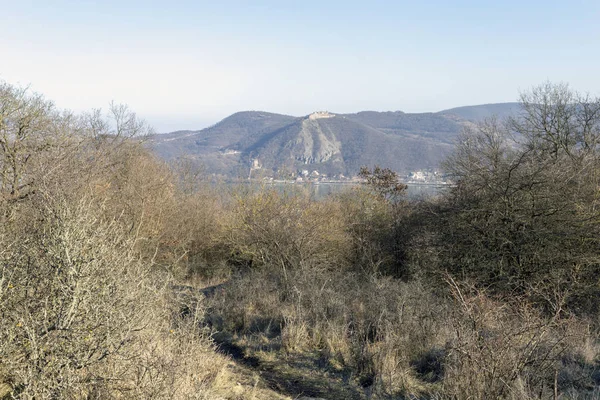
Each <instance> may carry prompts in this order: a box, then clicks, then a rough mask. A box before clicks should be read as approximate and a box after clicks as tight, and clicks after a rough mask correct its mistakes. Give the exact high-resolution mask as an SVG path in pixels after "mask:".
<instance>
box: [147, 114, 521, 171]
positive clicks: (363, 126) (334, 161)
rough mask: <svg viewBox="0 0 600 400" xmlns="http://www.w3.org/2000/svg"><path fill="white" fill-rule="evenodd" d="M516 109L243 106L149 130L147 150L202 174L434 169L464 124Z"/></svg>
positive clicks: (450, 149)
mask: <svg viewBox="0 0 600 400" xmlns="http://www.w3.org/2000/svg"><path fill="white" fill-rule="evenodd" d="M514 112H516V103H515V104H513V103H506V104H492V105H482V106H471V107H459V108H455V109H451V110H445V111H441V112H439V113H419V114H409V113H404V112H401V111H395V112H375V111H363V112H359V113H355V114H332V113H327V112H317V113H313V114H310V115H309V116H305V117H293V116H288V115H280V114H272V113H267V112H260V111H246V112H239V113H236V114H233V115H231V116H229V117H227V118H225V119H224V120H222V121H221V122H219V123H217V124H216V125H214V126H212V127H209V128H206V129H203V130H200V131H179V132H173V133H170V134H166V135H156V136H154V137H153V138H152V140H151V146H152V148H153V149H154V151H155V152H156V153H157V154H158V155H159V156H161V157H162V158H164V159H166V160H174V159H177V158H181V157H185V158H188V159H190V160H192V161H193V162H195V163H199V164H202V165H203V166H204V167H205V168H206V170H207V172H208V173H213V174H218V175H223V176H227V177H236V176H240V177H243V176H247V175H248V174H249V171H250V169H251V168H252V169H253V170H259V171H260V175H262V176H281V175H282V174H288V173H295V172H296V171H298V170H309V171H318V172H319V174H321V175H322V174H326V175H327V176H330V177H332V176H339V175H340V174H343V175H345V176H354V175H356V174H357V172H358V170H359V169H360V167H361V166H362V165H369V166H372V165H375V164H377V165H380V166H382V167H388V168H392V169H393V170H395V171H397V172H399V173H407V172H409V171H414V170H422V169H434V168H437V167H438V166H439V163H440V161H441V160H442V159H443V158H444V157H446V156H447V155H448V154H449V153H450V152H451V151H452V148H453V143H454V142H455V140H456V138H457V136H458V134H459V133H460V132H461V131H462V130H463V128H464V127H465V126H469V125H472V124H474V123H476V122H477V121H479V120H481V119H483V118H485V117H489V116H491V115H493V114H496V113H497V114H499V116H501V117H503V116H506V115H509V114H512V113H514Z"/></svg>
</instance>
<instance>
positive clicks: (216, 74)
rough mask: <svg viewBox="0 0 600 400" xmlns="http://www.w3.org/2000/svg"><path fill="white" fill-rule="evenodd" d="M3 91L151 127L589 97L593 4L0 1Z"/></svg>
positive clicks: (596, 88) (593, 73)
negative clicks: (569, 94) (122, 111)
mask: <svg viewBox="0 0 600 400" xmlns="http://www.w3.org/2000/svg"><path fill="white" fill-rule="evenodd" d="M0 4H2V6H3V17H4V21H3V23H2V24H0V49H2V54H3V62H2V63H0V80H5V81H6V82H8V83H11V84H21V85H30V86H31V88H32V89H33V90H35V91H37V92H40V93H43V94H44V95H45V96H46V97H48V98H49V99H52V100H54V101H55V102H56V104H57V105H58V106H59V107H64V108H69V109H73V110H75V111H81V110H89V109H91V108H106V107H107V105H108V103H109V102H110V101H111V100H115V101H117V102H120V103H125V104H128V105H129V106H130V107H131V109H133V110H134V111H135V112H136V113H137V114H138V115H139V116H140V117H142V118H144V119H146V120H147V121H148V122H149V123H150V124H151V125H153V126H154V127H155V129H156V131H157V132H168V131H174V130H184V129H201V128H203V127H206V126H209V125H212V124H214V123H216V122H218V121H219V120H221V119H223V118H225V117H227V116H228V115H230V114H233V113H235V112H238V111H244V110H264V111H269V112H274V113H280V114H288V115H298V116H300V115H306V114H309V113H311V112H313V111H316V110H330V111H332V112H337V113H352V112H357V111H363V110H374V111H387V110H390V111H394V110H401V111H404V112H411V113H412V112H436V111H440V110H444V109H449V108H454V107H460V106H466V105H476V104H488V103H504V102H513V101H516V100H517V99H518V96H519V92H520V91H523V90H527V89H529V88H530V87H532V86H535V85H538V84H540V83H542V82H544V81H546V80H550V81H552V82H566V83H569V84H570V85H571V87H572V88H573V89H575V90H579V91H584V92H590V93H591V94H593V95H598V94H600V80H599V78H598V76H597V66H598V65H599V64H600V55H598V54H597V52H593V51H590V49H593V48H595V47H596V46H597V43H598V40H599V39H600V27H599V26H598V24H597V23H596V22H597V21H598V17H599V16H600V4H598V3H597V2H594V1H576V2H570V3H569V4H566V3H563V2H546V1H544V2H542V1H539V0H535V1H531V2H527V4H525V3H524V2H517V1H515V0H510V1H507V2H503V3H501V4H500V3H498V4H485V5H482V4H480V2H475V1H459V2H456V3H453V4H447V3H446V2H443V1H440V0H437V1H432V2H429V3H427V4H415V3H413V2H402V1H401V2H387V1H373V2H369V4H363V3H359V2H352V1H350V2H348V1H345V2H341V1H330V2H327V3H323V2H316V1H304V2H302V3H301V4H293V5H290V4H280V2H274V1H257V2H253V3H252V4H248V3H247V2H242V1H221V2H219V3H218V4H217V3H215V2H208V1H200V2H192V1H179V2H174V3H171V4H170V5H168V6H167V5H165V4H163V3H158V2H141V1H127V2H117V1H112V0H110V1H106V2H102V4H95V3H89V2H74V1H69V0H59V1H55V2H52V4H49V3H48V2H41V1H29V2H20V3H17V2H10V3H9V2H2V1H1V0H0Z"/></svg>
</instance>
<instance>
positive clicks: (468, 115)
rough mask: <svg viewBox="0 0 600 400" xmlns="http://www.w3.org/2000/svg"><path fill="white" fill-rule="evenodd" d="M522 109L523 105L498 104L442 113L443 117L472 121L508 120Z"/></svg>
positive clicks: (460, 108) (455, 109)
mask: <svg viewBox="0 0 600 400" xmlns="http://www.w3.org/2000/svg"><path fill="white" fill-rule="evenodd" d="M520 109H521V103H496V104H482V105H478V106H465V107H456V108H451V109H449V110H444V111H440V112H439V113H438V114H442V115H456V116H457V117H460V118H463V119H466V120H470V121H482V120H484V119H486V118H490V117H492V116H496V117H498V118H506V117H510V116H513V115H516V114H517V113H518V112H519V110H520Z"/></svg>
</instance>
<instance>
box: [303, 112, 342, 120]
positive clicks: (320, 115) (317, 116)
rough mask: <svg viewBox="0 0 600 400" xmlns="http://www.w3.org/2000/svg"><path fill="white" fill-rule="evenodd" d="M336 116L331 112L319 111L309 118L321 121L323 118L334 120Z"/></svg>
mask: <svg viewBox="0 0 600 400" xmlns="http://www.w3.org/2000/svg"><path fill="white" fill-rule="evenodd" d="M333 117H335V114H332V113H330V112H329V111H317V112H314V113H312V114H310V115H309V116H308V119H313V120H314V119H321V118H333Z"/></svg>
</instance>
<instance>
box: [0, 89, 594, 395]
mask: <svg viewBox="0 0 600 400" xmlns="http://www.w3.org/2000/svg"><path fill="white" fill-rule="evenodd" d="M522 104H523V107H522V115H520V116H516V117H515V118H514V119H512V120H509V121H496V120H491V121H487V122H486V123H484V124H481V125H480V126H478V127H476V128H473V129H471V130H469V131H467V132H465V134H464V137H463V138H461V140H460V142H459V143H458V145H457V148H456V152H455V153H454V155H453V156H452V157H451V158H450V159H448V161H447V163H446V169H447V171H448V173H449V174H450V175H451V176H452V178H453V180H454V182H455V186H454V187H453V188H452V189H450V190H449V191H447V192H446V193H444V194H442V195H441V196H439V197H438V198H436V199H431V200H428V201H422V202H418V203H415V202H409V201H406V200H405V199H404V198H403V193H404V191H405V186H404V185H402V184H400V183H399V180H398V176H397V175H396V174H395V173H394V172H393V171H391V170H389V169H385V168H379V167H375V168H374V169H368V168H364V169H362V171H361V176H362V177H363V178H364V181H365V185H364V186H363V187H361V188H357V189H352V190H349V191H348V192H346V193H342V194H340V195H338V196H335V197H331V198H329V199H327V200H324V201H315V200H314V199H313V198H312V197H311V196H310V194H309V193H306V192H303V191H301V190H300V191H294V192H281V191H278V190H271V189H268V188H258V189H251V190H246V189H238V190H237V191H235V192H233V193H226V191H224V190H222V191H221V193H216V192H215V190H214V189H213V188H211V187H210V186H206V185H203V184H202V183H201V182H200V180H199V178H200V175H199V174H198V173H197V171H194V170H193V168H191V166H190V165H188V164H186V163H185V162H182V163H180V164H179V165H175V166H173V165H171V166H168V165H165V164H164V163H161V162H160V161H158V160H157V159H155V157H154V156H152V155H151V154H150V153H149V152H148V151H147V150H146V149H145V148H144V146H143V145H142V144H141V142H140V140H138V138H139V137H143V136H144V135H145V134H147V133H149V132H150V131H149V129H148V128H147V126H146V125H145V124H143V123H141V122H140V121H139V120H138V119H137V118H136V117H135V115H134V114H133V113H131V112H130V111H129V110H128V109H127V108H126V107H123V106H119V105H112V106H111V108H110V110H109V113H108V116H107V115H104V114H103V113H102V112H100V111H93V112H91V113H88V114H84V115H75V114H72V113H69V112H65V111H60V110H58V109H57V108H56V107H55V106H54V105H53V104H52V103H51V102H49V101H47V100H45V99H44V98H43V97H42V96H39V95H37V94H34V93H31V92H30V91H28V90H25V89H21V88H16V87H13V86H10V85H6V84H2V85H0V398H119V397H120V398H144V399H145V398H211V399H212V398H220V397H223V398H253V396H254V398H268V396H273V393H272V392H269V393H267V392H261V390H262V389H260V385H258V384H256V385H255V387H253V388H252V390H251V392H250V393H247V392H245V391H244V390H243V389H242V390H241V391H240V389H239V386H240V385H237V384H236V383H235V382H236V381H234V380H232V379H233V378H232V376H231V372H228V371H229V369H228V368H227V365H228V361H227V360H226V359H224V358H223V357H222V356H219V355H217V354H216V353H215V351H214V350H215V348H214V346H213V344H212V343H211V339H210V338H209V337H208V334H209V332H208V331H209V328H210V329H211V330H212V333H213V334H215V335H221V336H226V337H228V338H229V339H230V340H232V341H237V342H236V343H234V344H235V345H236V346H245V350H246V352H247V354H246V355H252V356H256V357H258V358H260V357H264V360H265V362H273V360H278V361H279V362H281V363H288V362H290V360H294V357H295V356H298V357H303V360H306V359H310V358H311V357H313V358H315V364H314V365H317V366H319V367H318V368H320V369H321V370H323V374H324V375H326V376H328V377H329V376H336V374H337V376H343V379H342V380H343V384H340V385H341V386H343V387H344V388H345V389H344V390H346V389H348V388H351V389H352V388H354V389H352V390H354V392H352V390H350V389H348V390H350V392H344V393H346V394H347V393H353V395H356V396H358V397H357V398H362V397H368V396H370V397H371V398H449V399H463V398H473V399H489V398H511V399H535V398H558V397H559V396H560V397H561V398H585V397H593V396H596V398H597V397H598V395H599V392H598V390H597V387H598V386H599V385H600V378H599V376H600V372H599V371H600V364H599V357H600V350H599V349H600V348H599V343H598V339H597V337H598V329H599V328H600V327H599V326H598V322H597V321H598V316H599V315H600V314H599V312H600V310H598V307H599V306H600V301H599V298H600V293H599V292H598V290H599V289H598V288H599V280H598V279H599V274H598V272H599V270H598V267H599V264H598V261H599V260H598V254H599V252H598V250H599V249H598V234H599V233H600V232H599V227H600V218H599V214H598V206H599V204H598V201H599V199H598V197H599V193H600V192H599V191H598V188H599V183H600V182H599V181H598V179H599V173H598V171H600V169H599V167H600V165H598V161H599V159H598V154H597V153H598V140H599V135H600V100H598V99H594V98H590V97H588V96H581V95H578V94H576V93H574V92H572V91H571V90H570V89H569V88H568V87H566V86H564V85H551V84H545V85H542V86H541V87H538V88H535V89H533V90H532V91H531V92H528V93H527V94H524V95H523V97H522ZM208 281H210V282H212V283H214V282H215V281H216V282H217V283H222V284H221V285H220V286H217V288H218V290H217V289H215V290H213V291H210V292H206V293H209V297H210V298H209V299H205V298H203V296H202V295H200V292H199V291H198V290H197V289H198V286H200V285H206V284H207V283H206V282H208ZM181 283H184V284H185V285H186V286H184V285H181ZM194 286H196V287H194ZM273 370H275V368H274V369H273ZM235 379H236V380H237V379H238V377H236V378H235ZM286 379H287V378H286ZM340 393H341V392H340ZM288 394H293V395H296V394H297V395H299V393H291V392H290V393H288ZM340 396H342V395H340ZM356 396H355V397H356ZM338 397H339V396H338ZM342 397H343V396H342ZM276 398H278V397H276Z"/></svg>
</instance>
